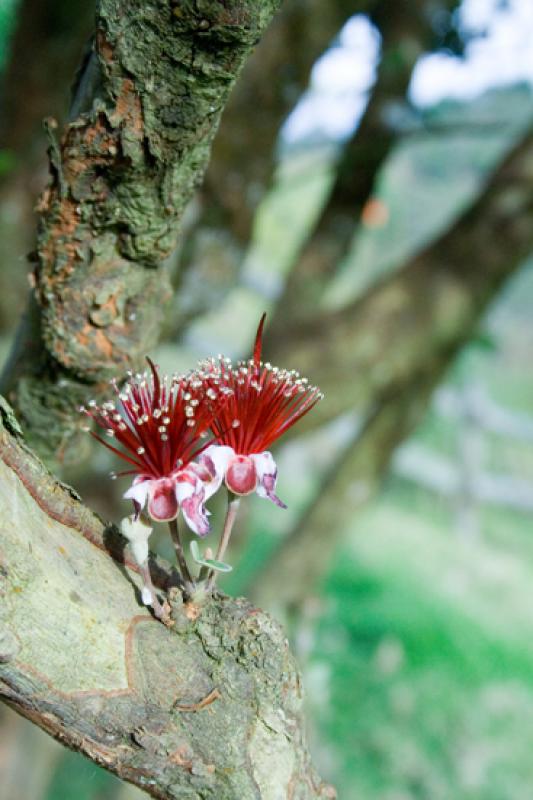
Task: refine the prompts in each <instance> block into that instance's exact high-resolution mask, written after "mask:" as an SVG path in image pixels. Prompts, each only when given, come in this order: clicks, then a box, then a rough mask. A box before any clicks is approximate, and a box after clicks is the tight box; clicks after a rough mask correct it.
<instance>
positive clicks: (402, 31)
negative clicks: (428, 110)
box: [270, 0, 433, 335]
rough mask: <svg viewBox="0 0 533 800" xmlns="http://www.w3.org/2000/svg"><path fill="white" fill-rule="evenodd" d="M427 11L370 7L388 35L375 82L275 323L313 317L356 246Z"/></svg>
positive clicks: (425, 41)
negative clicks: (364, 213) (331, 282)
mask: <svg viewBox="0 0 533 800" xmlns="http://www.w3.org/2000/svg"><path fill="white" fill-rule="evenodd" d="M425 11H426V2H425V0H416V2H410V3H397V4H394V8H392V7H391V5H390V3H387V2H377V3H375V4H374V7H373V8H372V10H371V14H370V16H371V18H372V19H373V21H374V22H376V23H377V24H378V26H379V30H380V33H381V36H382V50H381V59H380V63H379V66H378V73H377V78H376V83H375V85H374V87H373V88H372V89H371V92H370V98H369V101H368V105H367V108H366V110H365V113H364V114H363V117H362V119H361V121H360V123H359V125H358V126H357V128H356V130H355V131H354V132H353V134H352V136H351V137H350V138H349V139H348V141H347V142H346V144H345V145H344V147H343V148H342V150H341V154H340V157H339V161H338V164H337V166H336V176H335V180H334V182H333V184H332V187H331V189H330V192H329V195H328V196H327V198H326V202H325V205H324V207H323V208H322V211H321V213H320V214H319V216H318V218H317V220H316V222H315V224H314V226H313V229H312V231H311V232H310V235H309V236H308V237H307V239H306V241H305V244H304V246H303V247H302V249H301V251H300V253H299V255H298V258H297V259H296V262H295V264H294V265H293V267H292V269H291V271H290V273H289V276H288V278H287V282H286V285H285V287H284V291H283V294H282V295H281V297H280V299H279V301H278V303H277V306H276V311H275V319H274V320H273V322H272V325H271V326H270V330H272V331H273V330H274V329H276V330H279V331H280V332H281V331H284V329H286V327H287V325H288V324H290V321H291V320H293V319H294V318H295V317H297V318H298V319H305V318H307V319H308V318H309V317H310V316H311V315H314V314H315V313H316V310H317V307H318V305H319V302H320V299H321V297H322V295H323V293H324V291H325V288H326V287H327V285H328V283H329V282H330V281H331V278H332V277H333V275H334V274H335V269H336V268H337V267H338V266H339V264H340V263H341V261H342V259H343V258H345V257H346V255H347V254H348V252H349V250H350V247H351V245H352V242H353V237H354V233H355V231H356V230H357V226H358V225H359V223H360V218H361V214H362V212H363V209H364V207H365V204H366V203H367V201H368V200H369V198H370V197H371V195H372V193H373V191H374V189H375V184H376V180H377V176H378V173H379V171H380V169H381V167H382V165H383V164H384V163H385V161H386V160H387V158H388V156H389V154H390V153H391V150H392V148H393V146H394V144H395V143H396V141H397V132H396V130H395V129H394V127H393V126H392V124H391V120H390V113H391V108H393V107H394V104H397V103H404V102H406V101H405V95H406V92H407V88H408V86H409V82H410V80H411V74H412V71H413V67H414V66H415V63H416V61H417V60H418V58H419V56H420V55H421V54H422V52H424V50H425V49H426V48H427V47H428V46H429V45H430V44H431V41H432V38H433V32H432V28H431V24H430V18H429V17H428V16H427V15H426V14H425ZM281 335H284V334H281Z"/></svg>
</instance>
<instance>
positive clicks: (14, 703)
mask: <svg viewBox="0 0 533 800" xmlns="http://www.w3.org/2000/svg"><path fill="white" fill-rule="evenodd" d="M0 416H1V422H0V509H1V518H2V538H1V542H0V595H1V597H2V602H1V605H0V698H1V699H2V700H4V701H5V702H7V703H8V704H9V705H10V706H11V707H13V708H14V709H15V710H16V711H18V712H19V713H21V714H22V715H23V716H25V717H27V718H28V719H30V720H31V721H32V722H34V723H35V724H37V725H39V726H40V727H41V728H43V729H44V730H45V731H47V732H48V733H49V734H51V735H52V736H54V737H55V738H56V739H58V740H59V741H61V742H62V743H63V744H65V745H66V746H68V747H71V748H73V749H75V750H79V751H80V752H81V753H83V754H85V755H86V756H88V757H89V758H91V759H92V760H93V761H95V762H96V763H97V764H100V765H101V766H103V767H105V768H106V769H108V770H110V771H112V772H114V773H115V774H117V775H118V776H119V777H121V778H123V779H124V780H127V781H129V782H131V783H134V784H135V785H137V786H139V787H140V788H142V789H144V790H145V791H147V792H148V793H149V794H150V795H151V796H152V797H156V798H160V800H178V798H179V800H184V798H190V800H200V798H212V800H259V798H273V797H286V796H287V797H295V798H296V797H298V798H302V800H308V799H309V800H311V799H312V798H313V799H314V798H327V797H330V798H331V797H334V796H335V794H334V791H333V790H332V789H331V788H330V787H327V786H326V785H324V784H323V783H322V782H321V781H320V780H319V779H318V777H317V776H316V773H315V772H314V770H313V768H312V766H311V764H310V761H309V755H308V752H307V748H306V743H305V739H304V733H303V725H302V717H301V706H302V696H301V686H300V678H299V675H298V671H297V669H296V666H295V663H294V661H293V658H292V656H291V655H290V653H289V651H288V646H287V643H286V640H285V637H284V634H283V632H282V630H281V629H280V627H279V626H278V625H277V624H276V623H275V622H274V621H273V620H272V619H271V618H270V617H268V616H267V615H266V614H264V613H263V612H261V611H259V610H258V609H256V608H254V607H252V606H251V605H250V604H249V603H248V602H247V601H246V600H243V599H241V600H233V599H231V598H228V597H224V596H218V597H217V598H216V600H214V601H211V602H210V603H209V604H207V605H205V606H204V607H202V608H197V607H192V606H189V607H187V606H183V605H182V604H181V603H180V597H181V595H179V594H178V593H177V592H176V591H175V592H174V600H173V615H174V620H175V627H174V628H173V629H171V630H169V629H168V628H166V627H164V626H163V625H161V624H160V623H158V622H156V621H155V620H154V619H152V617H150V616H149V614H148V613H147V611H146V609H144V608H143V607H141V606H140V605H139V602H138V599H137V594H138V585H139V582H138V576H137V574H136V570H135V568H134V566H133V565H132V564H131V563H130V562H129V561H128V559H127V558H126V559H125V558H124V557H123V553H122V544H123V542H122V540H121V539H120V536H119V535H118V533H117V532H116V530H114V529H106V528H105V527H104V525H103V524H102V523H101V521H100V520H99V519H98V518H97V517H95V515H94V514H92V513H91V512H90V511H89V510H88V509H86V508H85V507H84V506H83V505H82V504H81V502H80V501H79V499H78V498H77V497H76V496H75V495H74V493H73V492H72V491H71V490H69V489H68V487H65V486H62V485H61V484H59V483H58V482H56V481H55V480H54V479H53V478H52V477H51V476H50V475H49V474H48V473H47V472H46V471H45V469H44V468H43V467H42V465H41V464H40V463H39V462H38V460H37V459H36V458H35V457H34V456H33V455H32V454H31V453H30V452H29V451H28V450H27V448H26V447H25V445H24V443H23V441H22V439H21V437H20V432H19V430H18V428H17V425H16V422H15V421H14V418H13V415H12V412H11V410H10V409H9V407H8V406H7V405H6V404H5V403H4V402H3V401H2V405H1V406H0ZM110 553H111V554H112V555H111V554H110ZM172 581H173V578H172V575H171V573H170V572H169V571H168V570H165V569H164V567H163V566H162V565H160V567H159V571H158V572H157V582H158V584H159V585H160V586H163V585H166V586H168V585H170V584H171V583H172Z"/></svg>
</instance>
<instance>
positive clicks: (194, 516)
mask: <svg viewBox="0 0 533 800" xmlns="http://www.w3.org/2000/svg"><path fill="white" fill-rule="evenodd" d="M181 475H182V479H181V480H180V474H179V473H178V476H177V481H178V482H177V485H176V497H177V498H178V502H179V504H180V508H181V512H182V514H183V516H184V517H185V521H186V523H187V525H188V526H189V528H190V529H191V530H192V531H194V533H196V535H197V536H205V535H206V534H208V533H209V522H208V519H207V511H206V508H205V506H204V502H205V488H204V484H203V483H202V481H201V480H200V478H198V477H196V475H195V474H194V473H192V472H191V471H190V470H184V471H183V473H181ZM185 478H189V480H186V479H185ZM191 479H194V483H192V482H191Z"/></svg>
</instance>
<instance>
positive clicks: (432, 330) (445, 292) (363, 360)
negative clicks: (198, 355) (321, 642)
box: [251, 133, 533, 613]
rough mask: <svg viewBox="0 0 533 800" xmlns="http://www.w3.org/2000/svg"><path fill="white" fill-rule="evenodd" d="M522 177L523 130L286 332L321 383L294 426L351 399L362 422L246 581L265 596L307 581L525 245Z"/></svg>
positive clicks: (275, 601)
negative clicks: (420, 239)
mask: <svg viewBox="0 0 533 800" xmlns="http://www.w3.org/2000/svg"><path fill="white" fill-rule="evenodd" d="M532 178H533V134H531V133H530V134H529V135H528V136H527V137H526V138H525V139H524V140H523V141H522V142H521V143H520V144H519V145H518V146H517V147H516V148H515V149H514V150H513V151H512V152H511V154H510V155H509V156H508V158H507V159H506V160H505V162H504V163H503V164H502V165H501V167H500V168H499V169H498V170H497V171H496V173H495V174H494V176H493V177H492V179H491V180H490V182H489V184H488V185H487V187H486V188H485V191H484V192H483V193H482V195H481V196H480V198H479V199H478V200H477V201H476V202H475V203H474V205H473V206H472V207H471V208H470V209H469V210H468V211H467V212H466V213H465V214H464V215H463V217H461V219H460V220H459V221H458V222H457V223H456V225H455V226H454V227H453V228H452V229H451V230H450V231H449V232H448V233H446V234H444V235H443V236H442V237H441V238H440V239H439V240H438V241H437V242H435V243H434V244H433V245H431V246H430V247H429V248H428V249H427V250H426V251H425V252H423V253H421V254H420V255H418V256H417V257H416V258H415V259H414V260H413V262H412V263H410V264H408V265H407V266H406V267H404V268H403V269H402V270H401V271H400V272H399V273H398V274H397V275H394V276H392V277H391V278H389V279H388V280H386V281H385V282H383V283H382V284H381V285H380V286H378V287H376V288H375V289H374V290H373V291H372V292H371V293H370V294H369V295H368V296H366V297H365V298H363V299H362V300H361V301H359V302H358V303H356V304H355V306H352V307H350V308H347V309H345V310H343V311H342V312H340V313H338V314H334V315H331V316H330V317H329V318H328V319H321V320H320V323H319V324H320V329H319V330H320V333H319V334H318V335H317V331H316V330H314V331H313V330H312V329H311V327H310V326H309V327H308V328H307V329H304V330H300V334H299V335H300V338H299V341H295V338H293V339H292V340H289V341H290V345H289V347H290V353H288V352H287V351H286V348H285V353H284V357H286V358H287V359H289V361H290V362H291V363H295V364H298V365H299V366H300V367H301V366H305V368H306V369H307V367H309V371H310V373H311V375H312V377H313V380H317V382H318V383H319V384H320V385H321V387H322V388H323V389H325V391H326V400H325V401H324V402H323V403H322V404H320V405H319V406H318V407H317V408H316V409H315V410H314V413H313V415H309V417H307V418H304V420H302V423H301V428H304V427H306V420H308V422H307V428H308V429H309V428H310V427H311V426H313V425H318V424H320V423H323V422H326V421H327V420H329V419H331V418H333V417H335V416H337V415H338V414H340V413H342V412H345V411H347V410H349V409H351V410H357V411H358V412H359V413H360V414H361V415H362V416H363V417H366V418H367V424H366V426H365V427H364V430H363V432H362V434H361V436H359V437H357V438H356V439H355V440H354V441H353V442H351V443H349V445H348V446H347V448H346V450H345V452H344V454H343V455H342V456H341V458H340V459H339V462H338V463H337V464H336V465H335V468H334V469H333V470H332V471H331V473H330V475H329V478H328V479H327V480H326V482H325V485H324V486H323V488H322V491H321V493H320V494H319V495H318V496H317V498H316V499H315V501H314V502H313V504H312V506H311V507H310V508H309V509H308V510H307V511H306V512H305V514H304V516H303V518H302V520H301V521H300V522H299V523H298V524H297V525H296V526H295V528H294V529H293V531H292V532H291V533H290V534H289V535H288V537H287V539H286V540H285V541H284V542H283V544H282V545H281V546H280V548H279V549H278V550H277V552H275V554H274V555H273V557H272V559H271V561H270V562H269V564H268V565H267V566H266V568H265V569H264V570H263V572H262V573H261V574H260V575H259V577H258V578H257V579H256V580H255V581H254V583H253V586H252V587H251V593H252V595H253V597H254V599H255V600H257V601H258V602H261V603H262V604H264V605H265V606H266V607H267V608H269V609H275V610H276V611H277V612H278V613H281V612H282V611H284V612H287V611H288V610H290V609H291V608H292V609H294V607H296V606H298V604H300V603H301V602H302V601H303V600H304V599H305V596H306V595H307V594H309V591H312V587H313V586H314V585H316V582H317V580H318V579H319V578H320V577H321V576H322V575H323V574H324V573H325V571H326V570H327V568H328V564H329V561H330V558H331V556H332V554H333V553H334V551H335V548H336V547H337V545H338V543H339V542H340V541H341V539H342V537H343V535H344V533H345V531H346V529H347V527H348V524H349V522H350V520H351V519H353V517H354V515H355V514H356V513H357V511H358V510H359V509H360V507H361V506H362V505H363V504H364V503H365V502H366V501H367V500H368V499H369V498H370V497H371V495H372V493H373V492H374V490H375V489H376V488H377V487H378V486H379V481H380V478H381V477H382V475H383V473H384V471H385V469H386V467H387V464H388V462H389V460H390V457H391V455H392V453H393V451H394V449H395V447H396V446H397V445H398V444H399V443H400V442H401V441H402V440H403V439H404V438H405V437H406V436H407V435H408V434H409V433H410V432H411V430H412V429H413V427H414V425H415V424H416V423H417V422H418V421H420V419H421V418H422V414H423V412H424V411H425V409H426V406H427V402H428V399H429V397H430V396H431V392H432V390H433V389H434V388H435V386H436V385H437V384H438V382H439V380H441V379H442V377H443V375H444V372H445V370H446V368H447V367H448V365H449V364H450V362H451V360H452V358H453V357H454V356H455V355H456V354H457V353H458V352H459V350H460V348H461V347H462V346H463V345H464V344H466V343H467V342H468V340H469V339H470V337H471V336H472V334H473V333H474V331H475V327H476V325H477V324H478V322H479V319H480V317H481V315H482V313H483V312H484V310H485V309H486V307H487V304H488V303H489V302H490V300H492V299H493V298H494V297H495V295H496V294H497V292H498V290H499V289H500V287H501V286H502V284H503V282H504V281H505V280H506V279H507V278H508V277H509V276H510V275H512V273H513V272H514V271H515V270H516V269H517V268H518V267H520V266H521V264H522V263H523V261H524V259H525V258H526V257H527V256H528V255H529V254H530V252H531V250H532V249H533V230H532V228H531V224H530V220H531V214H532V213H533V191H532V188H531V186H532V183H531V181H532ZM296 336H297V334H296V333H295V337H296ZM311 342H312V344H311ZM311 362H312V363H311ZM317 373H318V374H317Z"/></svg>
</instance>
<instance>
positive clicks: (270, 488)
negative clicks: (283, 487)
mask: <svg viewBox="0 0 533 800" xmlns="http://www.w3.org/2000/svg"><path fill="white" fill-rule="evenodd" d="M250 458H251V459H252V461H253V462H254V464H255V469H256V471H257V476H258V483H257V489H256V492H257V494H258V495H259V497H264V498H266V499H268V500H272V502H273V503H275V504H276V505H277V506H279V507H280V508H287V506H286V505H285V503H284V502H283V501H282V500H280V499H279V497H278V496H277V495H276V482H277V479H278V468H277V466H276V462H275V461H274V459H273V458H272V453H269V452H268V450H266V451H265V452H264V453H256V454H254V455H252V456H250Z"/></svg>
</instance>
